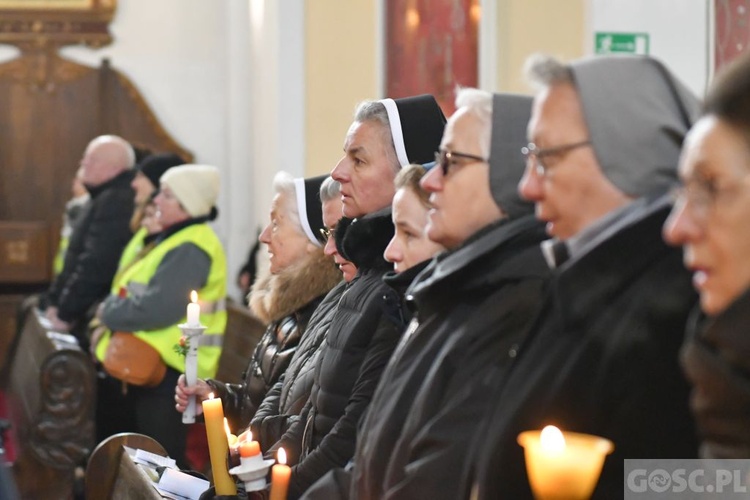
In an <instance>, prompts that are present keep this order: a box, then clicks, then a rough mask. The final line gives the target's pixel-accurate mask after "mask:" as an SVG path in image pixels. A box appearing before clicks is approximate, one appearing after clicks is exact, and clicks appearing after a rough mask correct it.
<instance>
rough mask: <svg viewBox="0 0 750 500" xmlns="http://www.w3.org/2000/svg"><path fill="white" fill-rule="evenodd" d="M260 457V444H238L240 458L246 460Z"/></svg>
mask: <svg viewBox="0 0 750 500" xmlns="http://www.w3.org/2000/svg"><path fill="white" fill-rule="evenodd" d="M255 455H260V444H258V442H257V441H245V442H244V443H240V457H243V458H248V457H254V456H255Z"/></svg>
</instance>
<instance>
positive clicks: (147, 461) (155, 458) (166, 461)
mask: <svg viewBox="0 0 750 500" xmlns="http://www.w3.org/2000/svg"><path fill="white" fill-rule="evenodd" d="M133 462H135V463H137V464H143V465H148V466H149V467H156V466H159V465H163V466H164V467H169V468H170V469H174V468H175V467H177V463H176V462H175V461H174V459H173V458H169V457H162V456H161V455H157V454H156V453H151V452H150V451H146V450H140V449H139V450H136V451H135V456H133Z"/></svg>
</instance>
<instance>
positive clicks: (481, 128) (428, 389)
mask: <svg viewBox="0 0 750 500" xmlns="http://www.w3.org/2000/svg"><path fill="white" fill-rule="evenodd" d="M456 106H457V108H458V109H457V111H456V113H455V114H454V115H453V116H452V117H451V118H450V120H448V124H447V125H446V129H445V134H444V136H443V139H442V143H441V148H440V154H439V155H438V160H439V161H438V165H436V166H435V167H434V168H433V169H432V170H430V171H429V172H428V173H427V174H425V176H424V177H423V178H422V186H423V187H424V188H425V189H426V190H427V191H429V192H430V193H431V196H430V202H431V203H432V205H433V207H434V208H433V209H432V210H431V211H430V214H429V222H428V226H427V234H428V236H429V237H430V239H432V240H433V241H436V242H438V243H441V244H442V245H444V246H445V247H446V248H447V249H448V250H449V251H448V252H447V253H445V254H443V255H441V256H439V257H438V258H437V259H436V260H434V261H433V262H432V263H431V264H430V265H429V266H428V267H427V268H426V269H425V271H424V272H422V273H421V274H420V275H419V276H418V277H417V278H416V280H415V282H414V283H413V284H412V286H411V287H410V289H409V290H408V291H407V296H410V297H409V299H410V300H411V301H412V303H413V304H414V305H415V306H416V314H415V316H414V318H413V320H412V322H411V324H410V326H409V328H408V329H407V332H406V334H405V336H404V338H403V339H402V341H401V343H400V344H399V346H398V348H397V350H396V353H395V354H394V356H393V358H392V360H391V362H390V363H389V365H388V367H387V368H386V371H385V373H384V375H383V379H382V380H381V383H380V385H379V386H378V390H377V392H376V394H375V397H374V399H373V403H372V405H371V407H370V410H369V412H368V414H367V417H366V419H365V421H364V423H363V425H362V428H361V429H360V435H361V439H360V441H359V443H358V446H357V452H356V455H355V458H354V467H353V470H352V471H351V472H350V473H346V472H344V471H337V472H336V473H334V474H331V475H329V476H328V477H327V478H326V479H325V480H324V481H321V482H320V483H319V484H318V485H316V486H315V487H314V490H315V491H311V492H310V494H309V495H308V496H309V497H310V498H336V497H337V496H338V497H343V498H362V499H375V498H378V499H380V498H389V499H395V498H401V499H411V498H432V499H440V498H445V499H454V498H458V493H459V490H458V486H459V483H458V482H457V481H455V480H454V479H450V478H453V477H455V474H456V472H458V471H460V469H461V466H462V464H463V463H464V462H465V460H466V457H467V456H466V451H467V447H466V443H467V442H470V441H471V436H472V435H473V434H474V432H475V429H476V422H477V420H478V419H480V418H481V417H482V415H483V414H484V411H485V409H486V408H487V406H488V401H487V399H486V398H485V397H484V393H485V392H486V391H487V387H485V380H486V379H487V378H488V376H491V375H497V374H499V373H502V372H503V371H504V370H505V369H506V367H507V365H508V364H509V362H510V360H511V359H512V356H513V353H514V352H515V350H516V345H517V344H518V343H519V342H520V341H521V339H522V338H523V335H524V334H525V332H526V331H527V329H528V327H529V326H530V324H531V321H532V320H533V318H534V317H535V314H536V312H537V308H538V306H539V303H540V300H541V298H542V293H543V290H544V284H545V280H546V277H547V275H548V274H549V269H548V268H547V266H546V264H545V262H544V259H543V256H542V254H541V250H540V249H539V243H540V242H541V240H542V239H543V237H544V230H543V226H542V225H541V224H540V223H539V222H538V221H536V220H535V219H534V217H533V215H531V214H532V210H533V206H532V205H531V204H530V203H528V202H524V201H522V200H521V199H520V198H519V197H518V194H517V192H516V185H517V184H518V181H519V180H520V178H521V175H522V174H523V167H524V162H523V158H522V156H521V153H520V148H519V144H522V143H523V139H524V135H525V129H526V123H527V122H528V118H529V113H530V110H531V99H530V98H528V97H522V96H516V95H508V94H504V95H494V96H493V95H491V94H489V93H487V92H482V91H479V90H476V89H462V90H461V91H459V93H458V96H457V99H456ZM349 476H351V485H350V486H348V485H347V483H348V482H349Z"/></svg>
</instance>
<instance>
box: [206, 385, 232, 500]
mask: <svg viewBox="0 0 750 500" xmlns="http://www.w3.org/2000/svg"><path fill="white" fill-rule="evenodd" d="M208 397H209V399H207V400H205V401H203V415H204V417H205V420H206V436H207V437H208V452H209V455H210V456H211V472H212V473H213V477H214V485H215V486H216V494H217V495H236V494H237V487H236V486H235V485H234V480H233V479H232V476H230V475H229V471H227V452H228V451H229V445H228V443H227V435H226V433H225V432H224V408H223V407H222V406H221V399H219V398H216V399H214V395H213V394H209V396H208Z"/></svg>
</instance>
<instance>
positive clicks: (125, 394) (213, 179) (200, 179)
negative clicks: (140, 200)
mask: <svg viewBox="0 0 750 500" xmlns="http://www.w3.org/2000/svg"><path fill="white" fill-rule="evenodd" d="M218 193H219V171H218V169H217V168H216V167H212V166H206V165H182V166H178V167H173V168H171V169H169V170H167V172H165V173H164V175H163V176H162V177H161V190H160V193H159V194H158V195H157V196H156V198H155V199H154V203H155V204H156V207H157V214H158V218H159V221H160V222H161V224H162V226H163V228H164V229H163V231H162V233H160V235H159V237H158V238H157V241H156V246H155V247H154V248H153V249H152V250H151V251H150V252H149V253H148V254H147V255H145V256H144V257H143V258H142V259H140V260H139V261H137V262H135V263H133V264H132V265H131V266H130V267H129V268H128V269H127V270H126V271H125V272H124V273H122V275H121V276H119V278H118V283H117V284H116V286H117V293H112V294H111V295H110V296H109V297H108V298H107V299H106V300H105V301H104V302H103V303H102V306H101V308H100V311H99V318H100V320H101V322H102V323H103V324H104V325H105V326H106V327H107V328H108V330H109V331H117V332H121V331H122V332H133V334H134V335H136V336H137V337H138V338H140V339H141V340H144V341H145V342H147V343H148V344H150V345H151V346H152V347H153V348H154V349H156V350H157V351H158V352H159V354H160V355H161V358H162V360H163V361H164V363H165V364H166V366H167V370H166V375H165V376H164V378H163V380H162V381H161V383H159V384H158V385H157V386H155V387H144V386H133V385H128V386H126V389H127V390H123V383H122V382H121V381H119V380H117V379H115V378H113V377H110V376H108V375H106V374H104V376H103V378H100V380H99V390H98V401H97V403H98V404H97V419H96V421H97V437H98V438H99V439H104V438H106V437H108V436H110V435H112V434H115V433H118V432H139V433H142V434H146V435H149V436H151V437H153V438H154V439H156V440H157V441H158V442H159V443H161V444H162V445H163V446H164V448H165V449H166V450H167V452H168V453H169V456H171V457H172V458H174V459H175V460H177V463H178V464H182V465H183V466H184V452H185V437H186V432H187V427H186V426H185V425H182V416H181V414H179V413H178V412H177V411H176V410H175V408H174V401H173V397H174V387H175V385H176V384H177V379H178V377H179V376H180V373H182V372H183V371H184V368H185V359H184V357H183V356H181V355H180V354H178V353H177V352H175V349H174V346H175V345H177V344H178V343H179V341H180V337H181V335H182V333H181V331H180V329H179V328H178V326H177V325H178V324H180V323H184V322H185V321H186V317H185V312H186V304H187V302H188V301H189V298H188V297H189V294H190V291H191V290H196V291H197V292H198V295H199V298H200V304H201V316H200V321H201V323H202V324H203V325H204V326H205V327H206V331H205V333H204V335H203V336H202V337H201V338H200V344H199V345H200V347H199V349H198V376H199V377H211V376H213V375H214V374H215V373H216V367H217V364H218V360H219V354H220V352H221V341H222V339H223V334H224V328H225V326H226V318H227V315H226V307H225V297H226V281H227V279H226V278H227V276H226V258H225V255H224V249H223V248H222V244H221V242H220V241H219V238H218V237H217V236H216V234H215V233H214V231H213V229H211V227H210V226H209V225H208V222H209V221H210V220H213V219H214V218H215V217H216V215H217V211H216V208H215V206H214V205H215V203H216V198H217V196H218ZM109 340H110V334H109V333H104V334H103V336H102V337H101V338H100V339H92V345H94V346H96V347H95V355H96V358H97V359H98V360H100V361H103V359H104V356H105V354H106V350H107V345H108V343H109Z"/></svg>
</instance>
